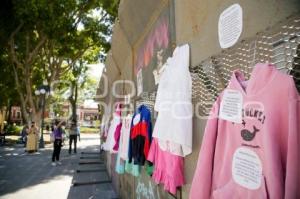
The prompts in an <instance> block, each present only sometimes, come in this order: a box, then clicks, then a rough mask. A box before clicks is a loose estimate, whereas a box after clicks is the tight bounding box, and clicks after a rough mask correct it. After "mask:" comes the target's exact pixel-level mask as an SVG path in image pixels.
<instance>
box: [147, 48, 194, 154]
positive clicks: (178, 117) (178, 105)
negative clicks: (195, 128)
mask: <svg viewBox="0 0 300 199" xmlns="http://www.w3.org/2000/svg"><path fill="white" fill-rule="evenodd" d="M165 67H166V68H165V71H164V72H163V74H162V76H161V79H160V82H159V86H158V90H157V96H156V101H155V106H154V109H155V110H156V111H158V112H159V113H158V117H157V120H156V123H155V126H154V131H153V137H156V138H158V140H159V146H160V147H161V149H162V150H167V151H169V152H171V153H172V154H175V155H179V156H186V155H188V154H190V153H191V152H192V114H193V109H192V80H191V76H190V72H189V46H188V45H187V44H186V45H183V46H180V47H177V48H176V49H175V50H174V52H173V56H172V57H171V58H169V59H168V60H167V62H166V66H165Z"/></svg>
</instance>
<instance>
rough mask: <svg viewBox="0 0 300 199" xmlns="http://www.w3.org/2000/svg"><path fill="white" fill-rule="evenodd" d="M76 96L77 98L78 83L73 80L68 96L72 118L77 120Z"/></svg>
mask: <svg viewBox="0 0 300 199" xmlns="http://www.w3.org/2000/svg"><path fill="white" fill-rule="evenodd" d="M77 98H78V85H77V82H76V81H73V82H72V84H71V95H70V97H69V101H70V104H71V109H72V116H71V118H72V120H75V121H77V106H76V104H77Z"/></svg>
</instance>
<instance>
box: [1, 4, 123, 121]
mask: <svg viewBox="0 0 300 199" xmlns="http://www.w3.org/2000/svg"><path fill="white" fill-rule="evenodd" d="M118 3H119V2H118V1H109V0H100V1H95V0H64V1H61V0H53V1H50V2H49V1H46V0H18V1H17V0H15V1H8V0H5V3H4V4H3V5H4V7H5V8H4V9H3V11H4V14H3V16H6V17H3V18H1V19H0V24H1V26H2V27H3V29H2V30H1V31H0V35H4V37H3V38H4V39H3V40H1V41H0V42H1V43H4V44H7V45H4V46H5V48H6V49H7V54H8V58H7V59H8V60H9V62H10V65H11V68H12V71H13V76H14V80H15V84H16V86H15V87H16V90H17V93H18V96H19V99H20V105H21V110H22V113H23V115H24V119H25V120H26V121H27V122H28V121H29V117H28V111H27V110H28V109H30V110H32V116H33V119H34V120H35V121H36V122H37V123H39V120H40V118H41V117H40V116H41V108H40V107H39V106H38V104H39V103H38V98H37V97H36V96H34V94H33V93H34V90H35V89H36V88H37V87H38V85H40V84H41V83H42V81H43V79H47V81H48V83H49V84H52V82H55V81H57V80H59V79H61V77H63V76H62V75H63V74H65V73H66V72H67V71H69V70H71V69H72V67H73V66H74V64H75V63H76V62H78V60H80V59H81V58H82V56H83V55H84V54H85V52H86V51H87V50H89V49H90V48H95V46H97V47H98V49H99V50H98V52H102V57H103V56H105V52H107V51H108V49H109V48H110V45H109V42H108V38H109V36H110V35H111V27H112V23H113V21H114V20H115V17H116V13H117V5H118ZM95 12H96V13H99V14H98V17H94V16H93V13H95ZM8 17H9V19H10V20H9V21H8V20H7V18H8ZM99 58H100V57H99V56H98V59H99ZM64 62H65V63H68V64H64ZM52 89H55V85H54V87H53V88H52ZM28 107H29V108H28Z"/></svg>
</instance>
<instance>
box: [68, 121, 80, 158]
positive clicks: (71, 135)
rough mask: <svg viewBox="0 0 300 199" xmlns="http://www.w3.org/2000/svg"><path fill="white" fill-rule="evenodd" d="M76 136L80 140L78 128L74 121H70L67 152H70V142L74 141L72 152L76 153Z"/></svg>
mask: <svg viewBox="0 0 300 199" xmlns="http://www.w3.org/2000/svg"><path fill="white" fill-rule="evenodd" d="M77 136H78V137H79V141H80V134H79V129H78V128H77V125H76V121H72V123H71V127H70V130H69V154H71V152H72V143H73V142H74V148H73V150H74V153H77Z"/></svg>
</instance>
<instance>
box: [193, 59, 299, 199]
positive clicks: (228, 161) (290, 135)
mask: <svg viewBox="0 0 300 199" xmlns="http://www.w3.org/2000/svg"><path fill="white" fill-rule="evenodd" d="M245 87H246V88H245ZM244 88H245V89H244ZM228 89H232V90H234V91H235V92H236V91H237V92H238V93H240V95H241V96H242V105H243V111H242V114H241V115H242V116H241V119H242V120H241V123H236V122H231V121H227V120H224V119H221V118H220V117H218V115H219V112H220V110H221V109H220V108H221V107H220V105H221V101H222V100H223V96H224V93H225V91H223V92H222V93H221V94H220V96H219V97H218V99H217V101H216V102H215V104H214V106H213V108H212V111H211V114H210V119H209V120H208V121H207V125H206V129H205V133H204V137H203V141H202V146H201V150H200V154H199V159H198V164H197V167H196V171H195V175H194V179H193V182H192V186H191V190H190V199H209V198H216V199H221V198H222V199H229V198H230V199H260V198H271V199H277V198H278V199H283V198H285V199H298V198H300V155H299V154H300V134H299V133H300V131H299V129H300V128H299V126H300V111H299V110H300V109H299V107H300V106H299V104H300V103H299V100H298V93H297V90H296V88H295V85H294V82H293V79H292V78H291V77H290V76H288V75H285V74H282V73H281V72H279V71H278V70H277V69H276V68H275V67H274V66H273V65H270V64H257V65H256V66H255V67H254V69H253V71H252V74H251V79H250V80H249V81H248V82H246V81H245V78H244V76H243V74H242V73H241V72H239V71H235V72H234V73H233V75H232V77H231V80H230V82H229V85H228V87H227V91H228Z"/></svg>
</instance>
